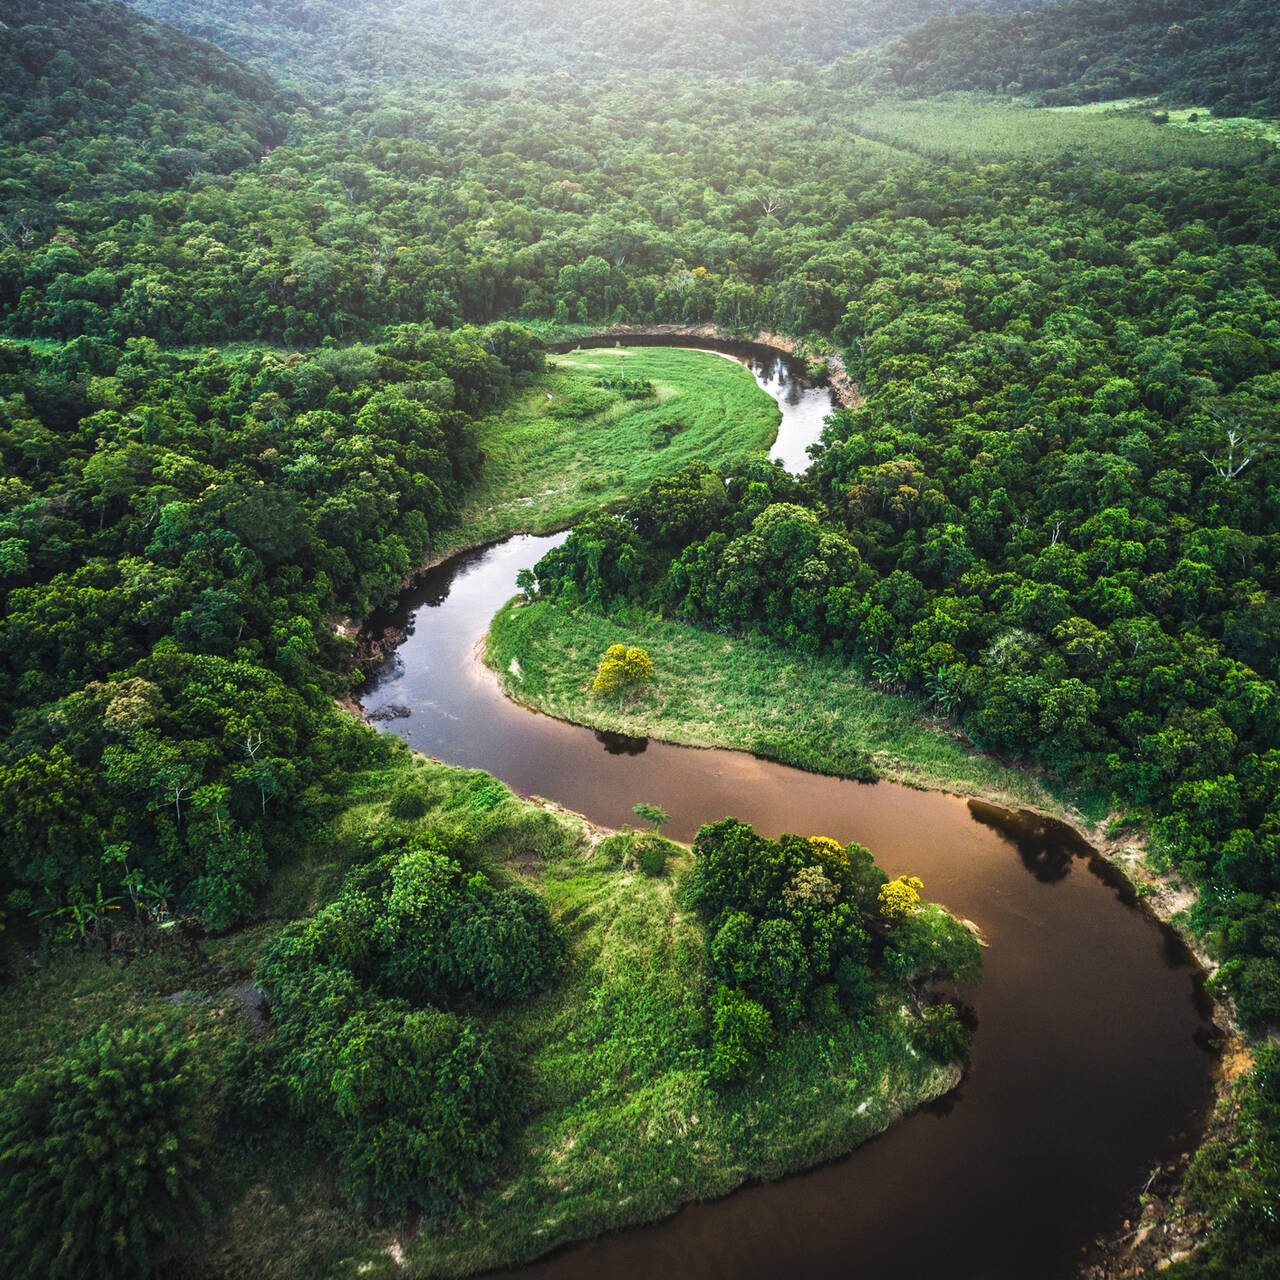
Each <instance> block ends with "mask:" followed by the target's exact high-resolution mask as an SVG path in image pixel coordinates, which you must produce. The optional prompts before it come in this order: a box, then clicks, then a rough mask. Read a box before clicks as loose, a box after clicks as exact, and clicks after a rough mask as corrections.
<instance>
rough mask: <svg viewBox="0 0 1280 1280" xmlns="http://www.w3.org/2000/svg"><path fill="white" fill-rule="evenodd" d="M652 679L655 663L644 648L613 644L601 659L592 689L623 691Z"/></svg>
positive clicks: (609, 691) (606, 691)
mask: <svg viewBox="0 0 1280 1280" xmlns="http://www.w3.org/2000/svg"><path fill="white" fill-rule="evenodd" d="M651 679H653V663H652V662H651V661H650V659H649V655H648V654H647V653H646V652H645V651H644V650H643V649H635V648H630V649H629V648H628V647H627V646H626V645H623V644H611V645H610V646H609V648H608V649H607V650H606V651H605V655H604V657H603V658H602V659H601V660H600V666H599V669H598V670H597V671H596V678H595V680H594V681H593V682H592V685H591V689H592V692H593V693H605V694H612V693H622V692H624V691H626V690H628V689H631V688H634V687H635V686H636V685H638V684H641V683H642V682H643V681H645V680H651Z"/></svg>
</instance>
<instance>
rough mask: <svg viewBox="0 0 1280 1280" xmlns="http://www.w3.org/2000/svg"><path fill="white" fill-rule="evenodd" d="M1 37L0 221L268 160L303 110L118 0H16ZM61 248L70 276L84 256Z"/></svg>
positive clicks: (71, 247)
mask: <svg viewBox="0 0 1280 1280" xmlns="http://www.w3.org/2000/svg"><path fill="white" fill-rule="evenodd" d="M4 21H5V27H4V30H3V34H2V38H0V122H3V123H2V124H0V219H4V220H5V221H6V223H7V220H8V219H12V220H13V223H10V224H8V226H9V227H10V228H11V227H12V226H13V225H14V224H22V223H26V224H27V225H34V224H36V223H37V222H39V221H40V220H41V218H42V216H48V215H52V214H53V213H54V208H55V205H56V202H58V201H59V200H62V199H65V198H68V197H70V198H72V199H76V200H80V199H85V198H89V197H96V198H100V199H117V200H119V199H122V198H124V197H126V196H127V194H128V193H129V192H130V191H135V190H139V189H160V188H168V187H177V186H181V185H182V184H183V183H185V182H187V181H188V180H189V179H190V178H191V177H193V176H194V175H196V174H199V173H201V172H204V173H215V174H224V173H229V172H231V171H232V170H234V169H239V168H243V167H244V166H246V165H249V164H253V163H256V162H257V160H258V159H259V158H260V157H261V155H262V153H263V151H264V149H269V148H270V147H271V146H273V145H275V144H276V143H278V142H280V141H282V140H283V137H284V134H285V130H286V127H287V116H286V114H285V113H286V111H287V110H289V109H290V108H291V107H292V106H293V105H294V104H293V102H292V101H291V100H290V96H289V95H287V94H283V93H281V92H280V90H279V89H278V88H277V87H276V86H275V85H274V84H273V83H272V82H271V81H270V80H268V79H267V78H266V77H265V76H263V75H261V74H259V73H256V72H253V71H250V70H249V69H248V68H246V67H244V66H242V65H240V64H239V63H237V62H235V61H233V60H232V59H231V58H229V57H228V56H227V55H226V54H225V53H223V52H222V50H221V49H215V48H213V47H212V46H210V45H206V44H202V43H199V42H197V41H194V40H191V39H189V38H187V37H186V36H183V35H181V34H180V33H179V32H177V31H175V30H173V29H172V28H171V27H165V26H161V25H159V24H157V23H153V22H148V21H147V20H146V19H144V18H140V17H139V16H138V15H137V14H135V13H133V12H132V11H131V10H130V9H128V8H126V7H125V6H124V5H123V4H117V3H115V0H9V2H8V3H6V5H5V11H4ZM58 246H59V247H58V248H55V249H52V250H51V251H50V252H51V253H52V254H54V255H57V254H59V253H60V254H61V259H62V260H61V262H60V264H59V266H60V268H61V269H62V270H64V271H65V270H67V269H68V268H74V266H75V264H76V262H77V260H78V258H79V253H80V251H79V246H78V245H77V244H76V242H75V238H74V237H71V236H67V237H64V238H63V239H62V240H61V241H59V242H58Z"/></svg>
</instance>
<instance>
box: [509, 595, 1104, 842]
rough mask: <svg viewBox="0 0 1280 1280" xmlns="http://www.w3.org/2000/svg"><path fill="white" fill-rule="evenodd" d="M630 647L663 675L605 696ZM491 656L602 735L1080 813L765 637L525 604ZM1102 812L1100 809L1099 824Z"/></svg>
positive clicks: (903, 707)
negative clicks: (609, 660)
mask: <svg viewBox="0 0 1280 1280" xmlns="http://www.w3.org/2000/svg"><path fill="white" fill-rule="evenodd" d="M619 643H626V644H630V645H639V646H640V647H641V648H643V649H646V650H648V653H649V656H650V658H652V660H653V664H654V667H655V669H656V676H655V678H654V680H653V681H652V682H651V683H650V684H649V685H648V686H647V687H645V688H644V689H642V690H641V691H640V692H638V693H636V694H633V695H632V696H631V697H629V698H627V699H626V700H624V701H621V702H619V701H616V700H612V699H608V700H606V699H604V698H602V697H601V696H599V695H597V694H593V693H592V692H591V681H592V679H593V677H594V675H595V671H596V666H597V664H598V662H599V661H600V656H601V654H603V652H604V650H605V649H606V648H607V647H608V646H609V645H611V644H619ZM485 661H486V662H487V663H488V664H489V666H490V667H492V668H493V669H494V670H495V671H497V672H498V673H499V675H500V677H501V679H502V681H503V684H504V687H505V688H506V689H507V691H508V692H509V693H510V694H511V696H513V697H514V698H516V699H517V700H518V701H520V702H524V703H527V704H528V705H530V706H534V707H537V708H538V709H539V710H542V711H547V712H549V713H550V714H551V715H554V716H559V717H560V718H562V719H565V720H573V721H575V722H577V723H579V724H586V725H590V726H591V727H592V728H597V729H610V730H615V731H617V732H621V733H629V734H634V735H636V736H645V737H654V738H662V739H664V740H666V741H668V742H680V743H685V744H688V745H690V746H703V747H732V748H740V749H743V750H748V751H753V752H755V753H756V754H757V755H762V756H767V757H769V758H771V759H774V760H780V761H782V762H783V763H784V764H791V765H795V766H797V767H798V768H801V769H808V770H810V771H811V772H815V773H835V774H843V775H847V776H851V777H858V776H860V775H861V774H863V773H864V772H865V765H866V763H867V762H868V761H869V762H870V763H871V765H872V766H873V768H874V770H875V772H876V773H877V774H879V775H880V776H881V777H885V778H890V779H892V780H894V781H896V782H905V783H907V784H908V785H911V786H918V787H928V788H936V789H939V790H944V791H952V792H957V793H959V794H961V795H974V796H982V797H985V798H988V799H991V800H995V801H997V802H1000V803H1004V804H1010V805H1017V806H1024V807H1031V808H1035V809H1039V810H1041V811H1043V812H1046V813H1050V814H1053V815H1055V816H1079V815H1078V814H1075V812H1074V810H1073V809H1072V807H1071V804H1070V800H1069V797H1068V795H1067V793H1066V792H1065V790H1063V789H1061V788H1058V787H1056V786H1054V785H1052V784H1051V783H1050V781H1049V780H1047V779H1044V778H1041V777H1039V776H1037V775H1036V774H1033V773H1031V772H1029V771H1028V770H1026V769H1021V768H1014V767H1009V766H1006V765H1002V764H1000V763H999V762H998V761H996V760H994V759H992V758H991V757H990V756H987V755H984V754H982V753H981V752H978V751H975V750H973V749H972V748H969V747H967V746H965V744H964V743H963V742H961V741H960V740H959V739H958V738H957V737H956V736H955V734H954V731H952V730H950V729H949V728H948V727H947V726H946V725H945V724H943V723H940V722H938V721H937V720H935V719H933V718H932V717H930V716H929V715H928V714H927V713H926V710H925V708H924V707H923V706H922V705H921V703H920V702H918V701H917V700H916V699H914V698H910V697H904V696H899V695H894V694H886V693H884V692H882V691H881V690H879V689H875V688H872V687H870V686H869V685H866V684H864V683H863V682H862V681H861V680H860V679H859V678H858V677H857V676H856V675H855V674H853V673H852V672H851V671H850V670H849V669H848V668H847V667H845V666H844V665H843V664H841V663H839V662H837V661H835V660H833V659H830V658H806V657H804V656H803V655H801V654H797V653H794V652H792V651H790V650H786V649H782V648H780V647H778V646H776V645H773V644H771V643H769V642H768V641H765V640H761V639H758V638H753V637H741V638H734V637H730V636H724V635H717V634H715V633H713V632H709V631H703V630H700V629H698V628H695V627H688V626H683V625H681V624H679V623H673V622H664V621H662V620H660V619H655V618H653V617H651V616H648V615H643V614H637V615H633V616H626V617H623V618H618V619H614V618H605V617H601V616H600V615H598V614H594V613H591V612H589V611H587V610H578V611H574V612H570V611H568V610H565V609H562V608H560V607H558V606H556V605H554V604H552V603H549V602H546V601H540V602H538V603H535V604H533V605H529V606H522V605H520V604H519V603H518V602H513V603H511V604H508V605H507V606H506V607H505V608H503V609H502V610H501V611H500V612H499V613H498V615H497V617H496V618H494V620H493V623H492V626H491V629H490V631H489V637H488V641H487V644H486V651H485ZM513 663H515V664H516V665H515V666H514V667H513V665H512V664H513ZM515 671H518V672H519V674H518V675H516V674H513V672H515ZM1100 816H1101V809H1099V810H1098V812H1097V813H1095V812H1094V811H1093V809H1092V808H1091V809H1090V811H1089V814H1088V817H1089V818H1090V819H1093V818H1096V817H1100Z"/></svg>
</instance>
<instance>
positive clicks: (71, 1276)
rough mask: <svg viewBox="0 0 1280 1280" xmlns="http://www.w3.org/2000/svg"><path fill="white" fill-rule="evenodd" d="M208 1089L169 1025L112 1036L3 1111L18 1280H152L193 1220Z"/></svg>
mask: <svg viewBox="0 0 1280 1280" xmlns="http://www.w3.org/2000/svg"><path fill="white" fill-rule="evenodd" d="M209 1089H210V1082H209V1076H208V1073H207V1071H206V1070H205V1068H204V1066H203V1064H202V1063H201V1062H200V1060H199V1059H198V1058H197V1056H196V1054H195V1051H194V1050H193V1049H192V1047H191V1046H190V1045H189V1044H187V1043H184V1042H183V1041H181V1040H180V1039H179V1038H178V1036H177V1033H176V1032H175V1030H174V1029H173V1028H172V1027H170V1026H168V1025H165V1024H162V1023H161V1024H155V1025H153V1026H150V1027H128V1028H123V1029H117V1028H112V1027H109V1026H105V1025H104V1026H103V1027H101V1028H99V1029H98V1031H96V1032H95V1033H94V1034H92V1035H91V1036H89V1037H88V1038H86V1039H85V1040H84V1041H82V1042H81V1044H80V1045H79V1047H78V1048H76V1049H75V1050H73V1051H72V1052H71V1053H69V1054H67V1055H66V1056H65V1057H63V1058H62V1059H60V1060H58V1061H55V1062H53V1063H49V1064H46V1065H42V1066H39V1067H37V1068H35V1069H34V1070H32V1071H29V1072H28V1073H27V1074H26V1075H23V1076H21V1077H20V1078H19V1079H18V1081H17V1082H16V1083H15V1084H14V1085H13V1086H12V1087H11V1088H10V1089H9V1090H8V1091H7V1092H6V1094H5V1095H4V1097H3V1101H2V1102H0V1236H2V1237H3V1238H4V1239H5V1241H6V1245H7V1248H6V1261H7V1264H8V1267H9V1268H11V1269H10V1270H9V1271H8V1272H7V1274H9V1275H10V1276H13V1277H23V1278H25V1277H30V1278H31V1280H56V1278H57V1277H64V1276H65V1277H67V1278H68V1280H79V1278H80V1277H82V1276H99V1277H110V1278H112V1280H114V1278H116V1277H131V1276H146V1275H149V1274H150V1271H151V1266H150V1261H149V1257H148V1254H149V1251H150V1249H151V1248H152V1246H153V1245H155V1244H156V1242H157V1241H159V1240H161V1239H163V1238H165V1237H166V1236H169V1235H171V1234H172V1233H173V1231H174V1230H175V1229H176V1228H177V1227H178V1226H179V1225H181V1224H182V1223H183V1222H184V1221H186V1220H188V1219H189V1218H191V1217H192V1216H194V1211H195V1210H197V1209H203V1208H204V1201H203V1199H202V1198H201V1197H200V1195H199V1193H198V1191H197V1190H196V1176H197V1173H198V1171H199V1168H200V1160H201V1155H202V1154H203V1151H204V1148H205V1146H206V1144H207V1142H208V1139H209V1136H210V1129H211V1117H210V1113H209V1108H208V1105H207V1099H208V1097H209Z"/></svg>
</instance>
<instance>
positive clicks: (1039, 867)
mask: <svg viewBox="0 0 1280 1280" xmlns="http://www.w3.org/2000/svg"><path fill="white" fill-rule="evenodd" d="M969 812H970V813H971V814H973V819H974V821H975V822H980V823H981V824H982V825H983V826H984V827H990V828H991V829H992V830H994V831H998V832H999V833H1000V834H1001V835H1002V836H1004V838H1005V839H1006V840H1007V841H1008V842H1009V843H1010V844H1011V845H1013V847H1014V848H1015V849H1016V850H1017V852H1018V857H1019V858H1021V859H1022V865H1023V866H1024V867H1026V869H1027V870H1028V871H1030V872H1031V874H1032V875H1033V876H1035V878H1036V879H1037V880H1039V881H1040V883H1041V884H1056V883H1057V882H1058V881H1059V880H1065V879H1066V878H1067V876H1068V875H1070V874H1071V864H1072V863H1073V862H1075V860H1076V859H1077V858H1081V857H1088V855H1089V846H1088V845H1087V844H1085V842H1084V841H1083V840H1082V839H1080V837H1079V836H1077V835H1076V834H1075V832H1073V831H1072V830H1071V829H1070V827H1066V826H1064V825H1063V824H1062V823H1060V822H1051V821H1050V820H1048V819H1046V818H1041V817H1039V816H1037V815H1036V814H1034V813H1027V812H1025V811H1020V810H1012V809H1001V808H1000V807H999V806H997V805H994V804H987V803H985V802H984V801H982V800H970V801H969Z"/></svg>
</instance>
